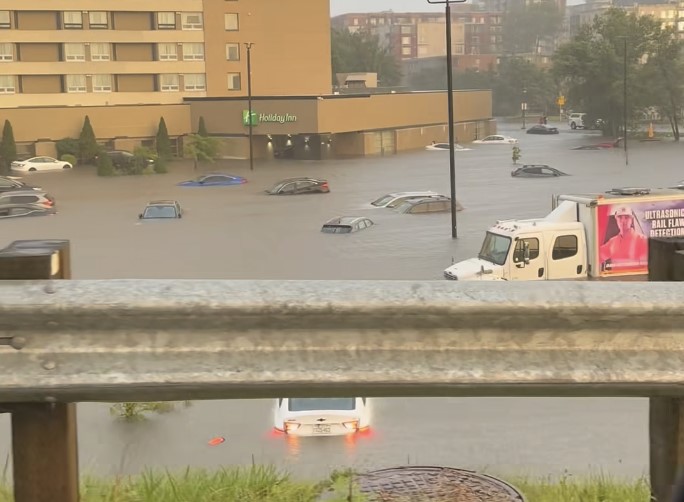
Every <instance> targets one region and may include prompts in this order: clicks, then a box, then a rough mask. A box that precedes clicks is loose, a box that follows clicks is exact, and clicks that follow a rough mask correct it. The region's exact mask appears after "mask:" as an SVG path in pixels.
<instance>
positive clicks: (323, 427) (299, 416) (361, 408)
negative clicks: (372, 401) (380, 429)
mask: <svg viewBox="0 0 684 502" xmlns="http://www.w3.org/2000/svg"><path fill="white" fill-rule="evenodd" d="M367 401H368V400H367V399H366V398H365V397H332V398H318V397H298V398H280V399H278V401H277V403H276V407H275V416H274V427H275V428H276V430H279V431H282V432H284V433H285V434H290V435H294V436H341V435H345V434H354V433H355V432H359V431H361V430H364V429H367V428H368V427H369V426H370V409H369V406H368V402H367Z"/></svg>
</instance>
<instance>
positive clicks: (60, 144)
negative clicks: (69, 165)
mask: <svg viewBox="0 0 684 502" xmlns="http://www.w3.org/2000/svg"><path fill="white" fill-rule="evenodd" d="M55 148H57V155H58V156H59V158H60V159H61V158H63V157H64V155H72V156H74V157H76V158H78V156H79V152H78V140H77V139H74V138H62V139H60V140H59V141H57V142H56V143H55Z"/></svg>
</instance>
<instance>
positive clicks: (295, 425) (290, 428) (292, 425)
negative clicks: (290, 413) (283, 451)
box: [285, 422, 302, 432]
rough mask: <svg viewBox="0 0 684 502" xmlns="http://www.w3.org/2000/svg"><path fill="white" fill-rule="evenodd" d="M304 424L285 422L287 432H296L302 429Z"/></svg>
mask: <svg viewBox="0 0 684 502" xmlns="http://www.w3.org/2000/svg"><path fill="white" fill-rule="evenodd" d="M301 425H302V424H298V423H297V422H285V432H290V431H296V430H297V429H299V428H300V427H301Z"/></svg>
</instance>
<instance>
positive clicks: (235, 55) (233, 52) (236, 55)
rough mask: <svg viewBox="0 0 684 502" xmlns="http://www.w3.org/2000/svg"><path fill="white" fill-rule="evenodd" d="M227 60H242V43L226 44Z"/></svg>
mask: <svg viewBox="0 0 684 502" xmlns="http://www.w3.org/2000/svg"><path fill="white" fill-rule="evenodd" d="M226 61H240V44H226Z"/></svg>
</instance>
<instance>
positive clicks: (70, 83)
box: [66, 75, 87, 92]
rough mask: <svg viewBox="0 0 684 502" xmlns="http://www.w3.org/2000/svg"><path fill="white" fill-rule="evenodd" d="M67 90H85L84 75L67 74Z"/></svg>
mask: <svg viewBox="0 0 684 502" xmlns="http://www.w3.org/2000/svg"><path fill="white" fill-rule="evenodd" d="M66 88H67V92H86V90H87V88H86V76H85V75H67V76H66Z"/></svg>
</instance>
